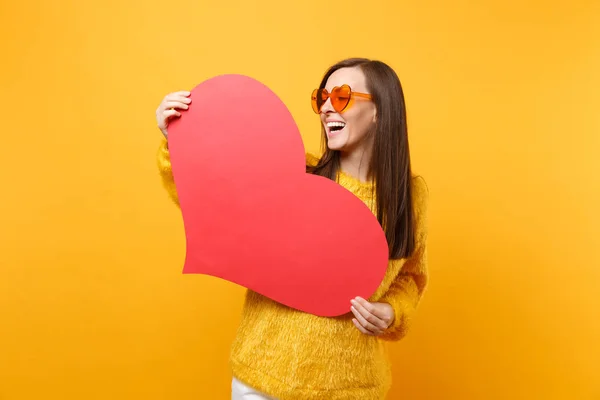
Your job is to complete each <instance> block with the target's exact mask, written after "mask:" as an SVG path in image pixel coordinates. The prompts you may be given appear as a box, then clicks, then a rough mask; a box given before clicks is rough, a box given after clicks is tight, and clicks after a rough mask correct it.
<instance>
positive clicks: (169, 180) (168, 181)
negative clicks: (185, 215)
mask: <svg viewBox="0 0 600 400" xmlns="http://www.w3.org/2000/svg"><path fill="white" fill-rule="evenodd" d="M157 164H158V172H159V174H160V177H161V180H162V184H163V186H164V188H165V189H166V190H167V193H168V194H169V197H170V198H171V200H173V202H174V203H175V204H176V205H177V206H178V207H179V197H178V196H177V188H176V187H175V180H174V179H173V171H172V169H171V158H170V155H169V145H168V143H167V140H166V139H163V141H162V142H161V144H160V146H159V148H158V154H157Z"/></svg>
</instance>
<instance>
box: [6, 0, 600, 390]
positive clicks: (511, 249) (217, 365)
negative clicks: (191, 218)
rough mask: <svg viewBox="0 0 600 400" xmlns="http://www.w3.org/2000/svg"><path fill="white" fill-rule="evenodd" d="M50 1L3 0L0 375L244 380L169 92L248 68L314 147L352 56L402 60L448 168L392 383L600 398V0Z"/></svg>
mask: <svg viewBox="0 0 600 400" xmlns="http://www.w3.org/2000/svg"><path fill="white" fill-rule="evenodd" d="M51 3H52V2H51V1H49V0H48V1H35V2H23V3H20V4H19V3H18V2H6V1H4V2H2V4H1V6H0V15H1V17H0V34H1V36H0V37H1V43H2V48H1V54H2V62H1V63H0V72H1V80H0V83H1V96H0V99H1V100H0V110H1V117H0V124H1V127H2V130H1V131H2V146H1V148H2V150H1V153H2V157H1V163H2V167H1V168H0V179H1V180H0V182H1V183H2V195H1V197H0V199H1V208H0V218H1V220H0V246H1V247H0V264H1V269H0V399H2V400H20V399H182V400H183V399H190V400H191V399H226V398H228V396H229V385H230V375H229V370H228V366H227V357H228V352H229V343H230V341H231V340H232V338H233V335H234V334H235V328H236V324H237V322H238V318H239V317H238V315H239V311H240V308H241V301H242V294H243V290H242V289H241V288H239V287H237V286H235V285H233V284H229V283H227V282H222V281H219V280H217V279H213V278H209V277H204V276H183V275H182V274H181V268H182V263H183V256H184V254H183V251H184V237H183V231H182V224H181V219H180V216H179V214H178V211H177V210H176V208H175V207H174V206H173V205H172V204H171V203H170V202H169V200H168V198H167V196H166V194H165V192H164V191H163V189H162V187H161V185H160V182H159V179H158V175H157V173H156V168H155V158H154V157H155V152H156V148H157V145H158V142H159V138H160V134H159V131H158V129H157V128H156V123H155V119H154V110H155V108H156V106H157V105H158V103H159V102H160V100H161V99H162V97H163V96H164V95H165V94H167V93H168V92H170V91H174V90H179V89H190V88H192V87H193V86H194V85H196V84H197V83H199V82H201V81H202V80H204V79H206V78H209V77H211V76H213V75H216V74H221V73H229V72H233V73H243V74H248V75H251V76H253V77H255V78H257V79H259V80H262V81H263V82H264V83H266V84H267V85H269V86H270V87H271V88H272V89H273V90H274V91H275V92H276V93H278V94H279V95H280V96H281V98H282V99H283V100H284V101H285V102H286V104H287V105H288V107H289V108H290V110H291V111H292V113H293V115H294V117H295V118H296V119H297V122H298V124H299V126H300V128H301V131H302V133H303V136H304V138H305V140H306V146H307V148H308V149H310V150H313V151H316V150H318V148H319V129H318V120H317V118H316V117H315V115H314V114H313V113H312V111H311V108H310V104H309V101H308V100H309V98H308V96H309V94H310V91H311V90H312V89H313V87H315V85H317V84H318V82H319V79H320V77H321V74H322V73H323V72H324V70H325V68H326V67H327V66H328V65H329V64H331V63H333V62H335V61H337V60H339V59H341V58H345V57H348V56H366V57H373V58H379V59H382V60H384V61H386V62H388V63H390V64H391V65H392V66H393V67H394V68H395V69H396V70H397V72H398V74H399V75H400V77H401V79H402V82H403V84H404V87H405V92H406V98H407V104H408V113H409V130H410V135H411V145H412V156H413V160H414V168H415V170H417V171H418V172H420V173H422V174H423V175H424V176H425V178H426V179H427V182H428V184H429V187H430V191H431V199H430V201H431V206H430V232H431V233H430V261H431V265H430V269H431V277H432V281H431V285H430V288H429V291H428V293H427V295H426V297H425V299H424V302H423V305H422V308H421V309H420V314H419V318H418V319H417V320H416V325H415V326H414V329H413V330H412V332H411V334H410V336H409V337H408V338H406V340H404V341H402V342H400V343H399V344H397V345H395V346H393V361H394V382H395V384H394V388H393V392H392V394H391V396H390V398H391V399H507V398H510V399H578V400H579V399H600V346H599V345H598V339H600V311H599V310H600V289H599V284H600V252H599V247H600V231H599V228H598V226H599V224H600V212H599V211H598V206H599V205H600V155H599V154H600V132H599V128H600V112H599V109H600V94H599V88H600V73H599V71H600V3H599V2H598V1H597V0H587V1H586V0H579V1H572V2H568V1H566V0H564V1H558V0H550V1H541V0H534V1H529V2H521V1H517V0H506V1H491V0H490V1H480V2H475V1H469V2H467V1H462V0H459V1H452V2H451V1H445V0H430V1H419V2H416V1H414V2H408V1H400V2H396V1H391V0H390V1H373V2H371V3H370V5H367V3H366V2H364V1H359V0H347V1H344V2H336V1H333V2H331V1H330V2H324V1H323V2H321V1H314V0H310V1H302V2H299V1H298V2H281V1H272V0H265V1H258V2H245V1H233V2H223V3H219V2H206V1H177V2H168V1H153V0H149V1H114V0H110V1H106V2H96V3H91V2H90V3H86V2H84V1H58V2H54V4H51ZM224 156H226V153H224Z"/></svg>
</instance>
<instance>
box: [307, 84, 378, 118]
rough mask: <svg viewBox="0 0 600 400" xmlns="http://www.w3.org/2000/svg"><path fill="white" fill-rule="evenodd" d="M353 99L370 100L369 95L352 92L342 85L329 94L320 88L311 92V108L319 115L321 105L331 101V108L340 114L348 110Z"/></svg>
mask: <svg viewBox="0 0 600 400" xmlns="http://www.w3.org/2000/svg"><path fill="white" fill-rule="evenodd" d="M353 97H361V98H363V99H369V100H371V99H372V97H371V95H370V94H367V93H359V92H353V91H352V89H351V88H350V86H348V85H342V86H341V87H338V86H336V87H334V88H333V89H332V90H331V93H329V92H328V91H327V89H325V88H321V89H315V90H313V92H312V108H313V111H314V112H315V113H317V114H320V113H321V107H323V104H325V103H326V102H327V99H331V106H332V107H333V109H334V110H335V111H337V112H338V113H341V112H342V111H344V110H346V109H347V108H348V106H349V104H350V100H351V99H352V98H353Z"/></svg>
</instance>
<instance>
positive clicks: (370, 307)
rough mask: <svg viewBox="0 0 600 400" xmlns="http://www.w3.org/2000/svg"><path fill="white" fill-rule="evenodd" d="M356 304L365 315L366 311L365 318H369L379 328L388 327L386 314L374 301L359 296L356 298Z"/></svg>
mask: <svg viewBox="0 0 600 400" xmlns="http://www.w3.org/2000/svg"><path fill="white" fill-rule="evenodd" d="M355 302H356V304H355V305H354V306H355V307H356V308H357V309H358V310H359V311H360V312H361V313H362V314H363V315H365V313H367V315H365V318H367V320H368V321H369V322H370V323H372V324H373V325H376V326H377V327H378V328H379V329H386V328H387V327H388V324H387V322H386V321H385V315H384V314H383V313H382V312H381V310H380V309H379V308H378V307H377V306H375V305H374V304H372V303H369V302H368V301H367V300H365V299H363V298H362V297H357V298H356V300H355Z"/></svg>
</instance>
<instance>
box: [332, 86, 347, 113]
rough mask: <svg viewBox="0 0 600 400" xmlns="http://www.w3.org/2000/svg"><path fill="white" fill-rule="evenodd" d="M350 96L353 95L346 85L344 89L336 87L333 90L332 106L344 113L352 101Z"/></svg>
mask: <svg viewBox="0 0 600 400" xmlns="http://www.w3.org/2000/svg"><path fill="white" fill-rule="evenodd" d="M350 95H351V93H350V87H349V86H346V85H344V86H342V87H336V88H335V89H333V92H332V94H331V105H332V106H333V108H334V109H335V111H337V112H342V111H343V110H344V109H345V108H346V106H347V105H348V102H349V101H350Z"/></svg>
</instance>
